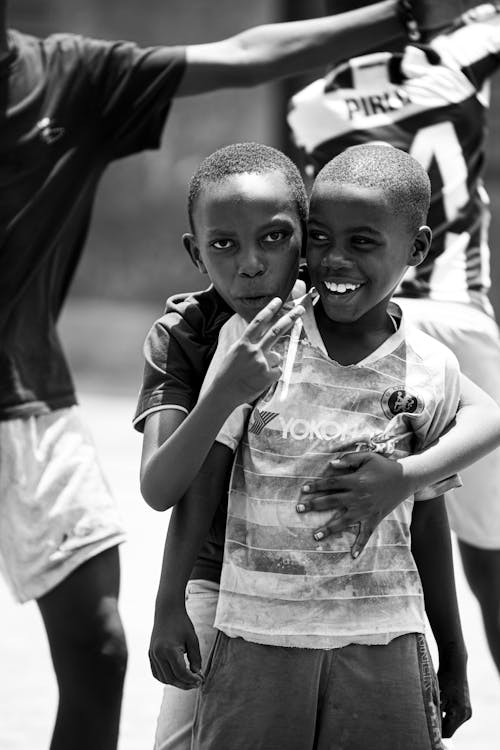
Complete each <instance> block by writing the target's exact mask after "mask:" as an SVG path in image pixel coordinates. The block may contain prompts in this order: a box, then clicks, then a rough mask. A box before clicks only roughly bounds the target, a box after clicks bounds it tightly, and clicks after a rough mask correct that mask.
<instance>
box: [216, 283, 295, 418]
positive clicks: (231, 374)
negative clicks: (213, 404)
mask: <svg viewBox="0 0 500 750" xmlns="http://www.w3.org/2000/svg"><path fill="white" fill-rule="evenodd" d="M281 308H282V301H281V299H280V298H279V297H275V298H274V299H273V300H271V302H269V304H267V305H266V307H264V308H263V309H262V310H261V311H260V312H259V313H257V315H256V316H255V318H254V319H253V320H252V321H251V322H250V323H249V324H248V326H247V328H246V329H245V331H244V333H243V335H242V336H241V337H240V339H239V340H238V341H236V342H235V343H234V344H233V345H232V346H231V347H230V349H229V350H228V353H227V356H226V358H225V361H224V365H223V367H221V369H220V370H219V372H218V375H217V379H216V381H215V382H216V383H217V385H218V387H220V388H223V390H224V394H225V397H226V398H229V399H233V400H234V403H235V405H239V404H244V403H251V402H252V401H255V399H256V398H257V397H258V396H260V394H261V393H262V392H263V391H265V390H266V389H267V388H269V386H271V385H272V384H273V383H274V382H276V381H277V380H278V379H279V377H280V375H281V363H282V357H281V355H280V354H278V353H277V352H276V351H274V350H273V348H272V347H273V345H274V344H275V343H276V342H277V341H278V339H279V338H280V336H282V335H283V334H284V333H286V331H288V330H289V329H290V328H291V327H292V326H293V324H294V323H295V321H296V320H297V318H299V317H300V316H301V315H302V314H303V312H304V308H303V307H302V305H296V306H295V307H292V308H291V309H289V310H287V311H286V312H285V313H284V314H281V315H280V311H281Z"/></svg>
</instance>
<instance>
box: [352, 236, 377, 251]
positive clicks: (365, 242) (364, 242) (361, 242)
mask: <svg viewBox="0 0 500 750" xmlns="http://www.w3.org/2000/svg"><path fill="white" fill-rule="evenodd" d="M351 242H352V244H353V245H355V246H356V247H362V248H368V247H372V246H373V245H375V244H376V243H375V240H374V239H373V237H364V236H363V235H355V236H354V237H352V239H351Z"/></svg>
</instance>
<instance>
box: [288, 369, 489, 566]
mask: <svg viewBox="0 0 500 750" xmlns="http://www.w3.org/2000/svg"><path fill="white" fill-rule="evenodd" d="M460 382H461V389H460V390H461V395H460V408H459V410H458V412H457V415H456V421H455V424H454V425H453V426H452V427H451V428H450V429H449V430H448V431H447V432H446V433H444V434H443V435H441V436H440V438H439V440H438V441H437V442H436V443H434V444H433V445H431V446H429V447H428V448H426V449H425V450H424V451H422V452H421V453H417V454H414V455H412V456H407V457H406V458H402V459H399V460H398V461H391V460H390V459H388V458H385V457H384V456H381V455H380V454H376V453H353V454H350V455H348V456H346V457H345V458H343V459H341V460H338V461H332V462H330V463H329V464H328V466H327V467H326V468H325V474H324V477H323V478H322V479H319V480H317V481H315V482H311V484H310V485H309V486H308V487H307V489H304V488H303V494H302V497H301V501H300V503H299V505H298V506H297V511H298V512H305V513H307V512H309V511H311V510H331V511H332V517H331V520H330V521H329V522H328V523H327V524H325V525H324V526H323V527H321V528H320V529H317V530H316V531H315V532H314V536H315V538H316V539H322V538H324V537H326V536H328V534H332V533H337V532H339V531H343V530H344V529H346V528H347V527H348V526H352V525H353V524H356V523H359V524H360V533H359V536H358V538H357V540H356V542H355V544H354V545H353V548H352V554H353V556H354V557H357V555H359V553H360V552H361V550H362V549H363V547H364V546H365V545H366V543H367V541H368V539H369V538H370V536H371V534H372V533H373V530H374V529H375V527H376V526H377V525H378V524H379V523H380V521H381V520H382V518H384V517H385V516H386V515H387V514H388V513H390V512H391V511H392V510H394V508H395V507H396V506H397V505H399V503H400V502H401V501H402V500H404V499H405V498H407V497H409V496H410V495H413V494H414V493H415V492H417V491H418V490H421V489H423V488H424V487H427V486H429V485H432V484H434V483H436V482H439V481H441V480H444V479H446V478H447V477H449V476H450V475H453V474H455V473H457V472H459V471H461V470H462V469H465V468H466V467H467V466H469V465H470V464H471V463H474V461H477V460H478V459H479V458H482V457H483V456H485V455H486V454H487V453H489V452H490V451H492V450H493V449H494V448H497V447H498V446H499V445H500V408H499V406H498V405H497V404H496V403H495V401H494V400H493V399H492V398H490V396H488V395H487V394H486V393H485V392H484V391H483V390H482V389H481V388H479V387H478V386H476V385H474V383H472V382H471V381H470V380H469V379H468V378H467V377H465V376H464V375H462V376H461V381H460ZM478 425H480V428H478ZM471 502H473V500H472V498H471Z"/></svg>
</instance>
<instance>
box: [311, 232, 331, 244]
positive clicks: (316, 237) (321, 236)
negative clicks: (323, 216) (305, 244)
mask: <svg viewBox="0 0 500 750" xmlns="http://www.w3.org/2000/svg"><path fill="white" fill-rule="evenodd" d="M308 235H309V238H310V239H311V240H313V241H314V242H326V241H327V240H328V237H327V236H326V234H325V233H324V232H320V230H319V229H310V230H309V232H308Z"/></svg>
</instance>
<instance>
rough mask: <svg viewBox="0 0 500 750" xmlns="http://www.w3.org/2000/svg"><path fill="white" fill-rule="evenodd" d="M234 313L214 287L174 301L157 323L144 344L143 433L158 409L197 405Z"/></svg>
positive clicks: (139, 424) (139, 425)
mask: <svg viewBox="0 0 500 750" xmlns="http://www.w3.org/2000/svg"><path fill="white" fill-rule="evenodd" d="M230 315H232V310H230V309H229V308H228V307H227V305H226V304H225V303H224V301H223V300H222V299H221V298H220V297H219V295H218V294H217V292H215V291H214V290H213V288H210V289H208V290H205V291H203V292H198V293H195V294H192V295H179V296H177V297H174V298H171V299H169V300H168V302H167V308H166V312H165V314H164V315H163V316H162V317H161V318H159V319H158V320H157V321H156V322H155V323H154V324H153V326H152V328H151V330H150V331H149V333H148V335H147V337H146V341H145V343H144V375H143V381H142V386H141V390H140V392H139V398H138V403H137V408H136V412H135V416H134V419H133V424H134V427H135V428H136V429H137V430H138V431H139V432H142V431H143V430H144V421H145V419H146V417H147V416H148V414H150V413H152V412H154V411H158V410H160V409H162V408H165V407H167V406H174V407H180V408H182V409H185V410H186V411H190V410H191V409H192V408H193V406H194V404H195V403H196V401H197V399H198V395H199V392H200V388H201V385H202V383H203V379H204V377H205V373H206V371H207V369H208V365H209V363H210V360H211V359H212V356H213V353H214V351H215V349H216V347H217V340H218V336H219V330H220V328H221V326H222V325H223V324H224V323H225V321H226V320H227V319H228V318H229V317H230Z"/></svg>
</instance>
